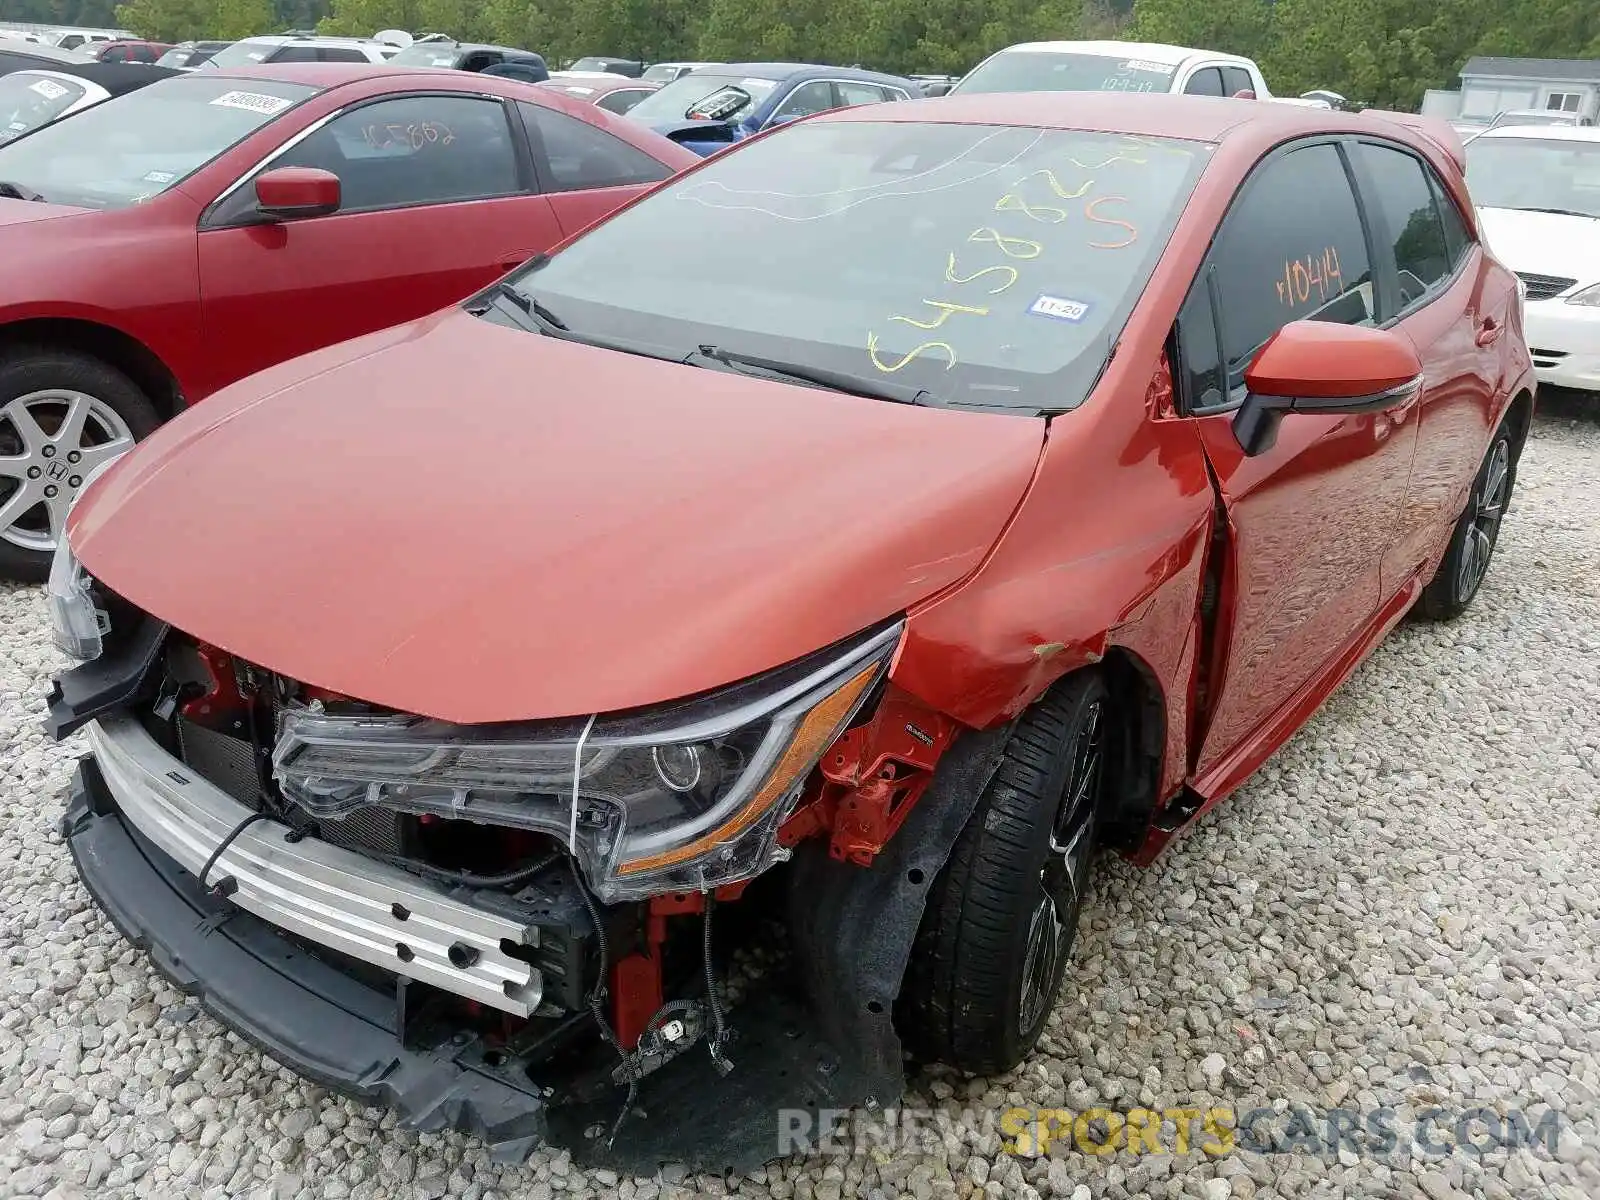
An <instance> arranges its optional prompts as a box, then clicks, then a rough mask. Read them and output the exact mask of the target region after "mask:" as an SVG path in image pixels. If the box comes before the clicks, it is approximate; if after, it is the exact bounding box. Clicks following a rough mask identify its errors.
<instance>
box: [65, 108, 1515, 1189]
mask: <svg viewBox="0 0 1600 1200" xmlns="http://www.w3.org/2000/svg"><path fill="white" fill-rule="evenodd" d="M1461 159H1462V154H1461V147H1460V143H1459V142H1458V141H1456V140H1455V138H1454V135H1453V134H1452V133H1451V132H1450V131H1449V130H1448V129H1447V128H1443V127H1441V128H1440V130H1438V131H1435V130H1434V129H1433V128H1432V127H1431V126H1430V125H1429V124H1428V123H1427V122H1424V121H1420V120H1419V119H1417V118H1406V119H1400V118H1397V117H1390V116H1386V115H1383V114H1373V113H1364V114H1359V115H1355V114H1346V113H1336V112H1331V111H1326V110H1315V109H1307V108H1300V107H1293V106H1289V105H1266V104H1260V103H1253V102H1249V101H1234V100H1224V99H1207V98H1196V97H1169V96H1124V95H1118V96H1105V97H1097V96H1074V97H1072V98H1071V100H1070V101H1066V100H1063V99H1062V98H1061V97H1057V96H1044V95H983V96H972V97H953V98H947V99H939V100H928V101H917V102H912V103H905V104H892V105H874V106H870V107H862V108H853V109H850V108H847V109H843V110H839V111H834V112H830V113H827V114H825V115H822V116H820V117H817V118H815V119H811V120H806V121H803V122H798V123H796V124H794V125H792V126H789V127H785V128H783V129H781V130H779V131H775V132H774V133H772V134H770V135H767V136H763V137H761V138H757V139H752V140H751V141H750V142H749V143H748V144H746V145H745V146H743V147H741V148H740V149H739V150H737V151H736V152H733V153H729V154H726V155H719V156H717V157H715V158H712V159H709V160H707V161H706V162H705V163H704V164H702V165H700V166H698V167H697V168H695V169H693V170H691V171H689V172H687V173H685V174H683V175H680V176H678V177H676V178H675V179H673V180H671V181H668V182H666V183H664V184H663V185H661V186H660V187H658V188H656V189H655V190H653V191H651V192H650V193H648V194H646V195H645V196H643V197H642V198H640V199H638V200H636V201H634V202H632V203H631V204H629V205H628V206H626V207H624V208H623V209H621V210H620V211H619V212H618V213H616V215H614V216H612V217H611V218H609V219H607V220H605V221H603V222H602V223H600V224H598V225H596V226H594V227H592V228H590V229H589V230H588V231H587V232H585V233H583V234H580V235H578V236H577V237H575V238H573V239H571V240H569V241H568V242H567V243H566V244H564V245H562V246H560V247H558V248H557V249H556V250H555V251H554V252H553V253H551V254H549V255H548V256H545V257H541V258H538V259H535V260H533V261H532V262H530V263H528V264H527V265H526V266H525V267H523V268H521V269H519V270H518V271H516V272H514V273H512V274H511V275H509V276H507V277H506V278H504V279H503V280H501V281H500V282H498V283H496V284H495V285H493V286H492V287H490V288H488V289H486V290H484V291H482V292H480V293H479V294H477V295H475V296H474V297H472V298H471V299H469V300H468V301H466V302H465V303H464V304H462V305H460V306H458V307H452V308H450V309H447V310H445V311H442V312H439V313H436V314H434V315H432V316H429V317H427V318H425V319H423V320H420V321H416V322H413V323H410V324H405V325H401V326H398V327H396V328H392V329H389V330H386V331H383V332H379V333H374V334H370V335H368V336H365V337H362V338H359V339H357V340H355V341H351V342H347V343H344V344H342V345H338V346H335V347H332V348H330V349H326V350H322V351H318V352H316V353H314V354H311V355H308V356H306V357H303V358H299V359H295V360H293V361H290V362H288V363H285V364H282V365H280V366H277V367H274V368H272V369H270V370H268V371H265V372H263V373H261V374H259V375H256V376H254V377H252V378H249V379H246V380H244V381H243V382H241V383H238V384H235V385H233V386H231V387H229V388H226V389H224V390H223V391H221V392H219V393H218V394H217V395H216V396H215V397H213V398H212V399H210V400H208V401H207V402H206V403H205V404H203V405H200V406H198V407H197V408H195V409H193V410H191V411H189V412H186V413H183V414H180V415H179V416H178V417H177V418H176V419H175V420H173V421H172V422H170V423H169V424H167V425H165V426H163V427H162V428H160V429H158V430H156V431H155V432H154V433H153V434H152V435H151V436H150V437H149V438H148V439H147V440H146V441H145V442H143V443H142V444H140V445H139V446H138V447H137V448H135V449H133V450H131V451H130V452H128V453H126V454H124V455H123V456H121V457H119V458H117V459H115V460H113V461H112V462H111V463H110V464H109V465H108V466H106V467H104V468H103V469H102V471H101V474H100V476H99V477H98V478H97V479H95V480H94V481H93V482H92V483H90V484H88V485H87V486H86V487H85V488H84V489H83V490H82V491H81V493H80V495H79V497H78V500H77V502H76V504H75V506H74V508H73V510H72V512H71V515H70V517H69V520H68V524H67V537H66V538H65V539H63V541H62V543H61V546H60V549H59V550H58V552H57V554H56V558H55V561H54V564H53V569H52V572H51V580H50V583H49V599H50V605H51V611H52V614H53V618H54V621H55V630H56V638H57V640H58V642H59V644H60V645H61V646H62V647H63V648H64V649H65V650H67V651H68V652H70V653H72V654H73V655H75V656H76V657H77V658H78V659H80V660H81V662H80V663H79V665H77V666H75V667H74V668H73V669H71V670H69V671H66V672H64V673H62V674H61V675H59V676H58V678H57V680H56V685H55V689H54V692H53V695H52V697H51V706H50V717H49V724H50V728H51V729H52V730H53V732H54V733H55V735H56V736H58V737H65V736H67V735H69V734H71V733H73V732H74V731H75V730H79V729H86V730H87V738H88V746H89V753H88V754H87V755H86V756H85V757H84V759H83V760H82V763H81V765H80V766H79V768H78V771H77V774H76V776H75V778H74V780H73V782H72V784H71V787H70V790H69V793H68V796H67V798H66V811H65V815H64V818H63V821H62V826H61V829H62V835H63V837H64V840H65V842H66V844H67V846H68V847H69V849H70V851H71V854H72V857H73V859H74V861H75V863H76V865H77V869H78V872H79V874H80V875H81V877H82V880H83V883H84V885H85V887H86V888H87V889H88V891H89V892H90V894H91V895H92V896H93V897H94V898H95V900H96V901H97V902H98V903H99V905H100V907H101V908H103V909H104V910H105V912H106V913H107V914H108V915H109V916H110V918H111V919H112V920H113V921H114V922H115V923H116V925H117V926H118V927H119V928H120V929H121V930H122V931H123V933H124V934H126V936H127V937H128V938H129V939H130V940H131V941H133V942H134V943H135V944H137V945H138V946H140V947H142V948H145V949H147V950H148V953H149V955H150V958H151V960H152V961H153V963H154V965H155V966H156V967H157V968H158V969H159V970H160V971H161V972H162V973H164V974H165V975H167V976H169V977H170V978H171V979H173V980H174V981H175V982H176V983H177V984H178V985H179V986H180V987H181V988H183V989H184V990H185V991H186V992H189V993H192V994H193V995H195V996H197V997H198V998H199V1000H200V1002H201V1003H203V1004H204V1005H205V1006H206V1008H207V1009H208V1010H209V1011H210V1012H211V1013H213V1014H214V1015H215V1016H216V1018H217V1019H218V1020H220V1021H221V1022H223V1023H224V1024H225V1025H227V1026H229V1027H231V1028H232V1029H235V1030H237V1031H238V1032H239V1033H241V1034H243V1035H244V1036H245V1037H247V1038H249V1039H250V1040H251V1041H253V1042H255V1043H257V1044H259V1045H261V1046H263V1047H265V1048H266V1049H267V1050H268V1051H270V1053H271V1054H272V1055H273V1056H274V1057H275V1058H277V1059H278V1060H279V1061H281V1062H284V1063H286V1064H290V1065H291V1066H293V1067H295V1068H296V1069H298V1070H300V1071H302V1072H304V1073H305V1074H306V1075H308V1076H310V1077H312V1078H314V1079H316V1080H319V1081H321V1082H323V1083H325V1084H329V1085H332V1086H335V1087H338V1088H342V1089H344V1090H346V1091H348V1092H351V1093H354V1094H356V1095H358V1096H361V1097H365V1098H367V1099H369V1100H372V1101H378V1102H385V1103H388V1104H391V1105H393V1106H395V1107H396V1108H397V1109H398V1110H399V1112H400V1114H401V1116H402V1119H403V1122H404V1123H405V1124H407V1125H408V1126H410V1127H413V1128H419V1129H438V1128H441V1127H445V1126H458V1127H461V1128H464V1129H467V1130H470V1131H472V1132H473V1133H475V1134H477V1135H478V1136H480V1137H481V1138H483V1139H484V1141H485V1142H487V1143H488V1144H489V1146H490V1147H491V1149H492V1150H493V1152H494V1153H495V1154H496V1155H498V1156H501V1157H504V1158H516V1157H519V1156H522V1155H525V1154H526V1153H527V1152H528V1151H529V1150H530V1148H532V1147H533V1146H535V1145H538V1144H540V1143H541V1142H550V1143H555V1144H559V1145H564V1146H568V1147H570V1148H571V1149H572V1150H573V1152H574V1154H575V1155H577V1156H578V1157H579V1159H580V1160H582V1161H586V1162H607V1163H612V1164H617V1165H620V1166H622V1167H624V1168H627V1169H639V1170H648V1169H650V1168H651V1167H653V1166H654V1165H655V1164H657V1163H659V1162H661V1161H664V1160H674V1161H683V1162H687V1163H690V1164H693V1165H696V1166H700V1167H707V1168H715V1167H731V1168H737V1167H748V1166H750V1165H752V1164H754V1163H756V1162H760V1161H762V1160H763V1159H766V1158H769V1157H772V1156H774V1155H776V1154H777V1153H778V1152H779V1151H780V1149H783V1148H785V1147H784V1144H783V1143H782V1141H781V1139H782V1136H783V1135H784V1134H785V1133H789V1134H792V1133H793V1127H792V1124H790V1125H788V1126H785V1125H783V1124H782V1123H780V1116H781V1115H782V1114H785V1113H787V1114H789V1115H790V1116H791V1117H792V1115H793V1113H794V1112H795V1111H797V1110H798V1111H805V1110H807V1109H808V1107H809V1108H811V1109H814V1110H818V1111H820V1110H837V1109H843V1108H848V1107H851V1106H857V1105H860V1106H866V1107H868V1108H873V1107H880V1106H893V1105H895V1104H896V1103H897V1102H898V1099H899V1097H900V1096H901V1094H902V1090H903V1087H904V1084H905V1072H906V1070H907V1066H906V1063H907V1062H908V1061H909V1062H911V1063H913V1064H915V1063H926V1062H935V1061H938V1062H943V1063H947V1064H951V1065H953V1066H954V1067H956V1068H959V1069H961V1070H964V1071H968V1072H973V1073H980V1074H981V1073H992V1072H1001V1071H1005V1070H1006V1069H1008V1068H1010V1067H1012V1066H1014V1065H1015V1064H1017V1063H1018V1062H1019V1061H1021V1060H1022V1059H1024V1058H1025V1057H1026V1056H1027V1055H1028V1054H1029V1052H1030V1050H1031V1048H1032V1047H1033V1046H1034V1044H1035V1042H1036V1041H1037V1039H1038V1038H1039V1036H1040V1031H1041V1030H1042V1029H1043V1028H1044V1026H1045V1023H1046V1020H1047V1018H1048V1017H1049V1014H1050V1012H1051V1009H1052V1006H1053V1005H1054V1003H1055V1001H1056V998H1057V996H1058V995H1059V993H1060V991H1061V988H1062V981H1063V979H1064V978H1066V977H1068V976H1069V975H1070V973H1071V970H1072V966H1071V958H1072V950H1073V934H1074V929H1075V927H1076V925H1077V922H1078V920H1079V916H1080V913H1081V910H1082V908H1083V905H1084V899H1085V896H1086V889H1087V887H1088V885H1089V881H1090V877H1091V863H1092V860H1093V858H1094V856H1095V853H1096V851H1100V850H1112V851H1116V852H1118V853H1120V854H1123V855H1126V856H1128V857H1129V858H1131V859H1132V860H1133V861H1134V862H1136V863H1139V864H1146V863H1149V862H1150V861H1151V860H1152V859H1153V858H1154V857H1155V855H1156V854H1157V853H1158V852H1159V851H1161V850H1162V848H1163V847H1164V846H1165V845H1166V844H1167V843H1168V841H1169V840H1171V839H1172V838H1173V837H1174V835H1176V834H1178V833H1180V832H1182V831H1183V830H1184V829H1185V828H1186V827H1187V826H1189V825H1190V824H1191V823H1192V822H1193V821H1194V820H1195V818H1196V816H1197V815H1198V814H1200V813H1202V812H1204V811H1205V810H1206V809H1207V808H1208V807H1209V806H1211V805H1213V804H1215V803H1216V802H1218V801H1219V800H1221V799H1222V798H1224V797H1225V796H1227V795H1228V794H1229V793H1230V792H1231V791H1233V790H1234V789H1235V788H1237V787H1238V786H1239V784H1240V783H1242V782H1243V781H1244V780H1245V779H1246V778H1248V777H1249V775H1250V774H1251V772H1252V771H1254V770H1255V769H1256V768H1257V767H1259V766H1260V765H1261V764H1262V763H1263V762H1264V761H1265V760H1266V759H1267V758H1268V756H1269V755H1271V754H1272V753H1273V751H1274V750H1275V749H1276V748H1277V747H1278V746H1280V745H1282V743H1283V742H1284V740H1285V739H1286V738H1288V737H1289V736H1290V735H1291V734H1292V733H1293V732H1294V731H1295V730H1296V729H1297V728H1298V727H1299V726H1300V725H1301V724H1302V723H1303V722H1304V721H1305V720H1306V719H1307V717H1308V716H1309V715H1310V714H1311V713H1312V712H1313V711H1314V710H1315V709H1316V708H1317V707H1318V705H1320V704H1321V703H1322V702H1323V701H1324V700H1325V699H1326V698H1327V697H1328V695H1329V694H1330V692H1331V691H1332V690H1333V689H1334V688H1335V687H1337V686H1338V684H1339V683H1340V682H1341V681H1342V680H1343V679H1344V678H1345V677H1346V676H1347V675H1348V674H1349V673H1350V671H1351V670H1352V669H1353V668H1354V667H1355V666H1356V665H1357V664H1358V663H1359V662H1361V660H1362V659H1363V658H1364V657H1365V656H1366V655H1367V654H1368V653H1370V652H1371V650H1372V649H1373V647H1374V646H1375V645H1376V644H1377V643H1378V641H1379V640H1380V639H1381V638H1382V637H1383V636H1384V635H1385V634H1386V633H1387V632H1388V631H1389V629H1391V628H1392V627H1393V626H1394V625H1395V624H1396V623H1397V622H1398V621H1400V620H1401V618H1402V617H1404V616H1405V615H1406V614H1407V613H1408V612H1416V613H1418V614H1420V615H1421V616H1423V617H1426V618H1431V619H1443V620H1448V619H1451V618H1453V617H1455V616H1457V615H1458V614H1460V613H1461V612H1462V611H1463V610H1464V609H1466V608H1467V607H1468V605H1470V604H1471V603H1472V602H1473V600H1474V598H1475V597H1476V596H1477V594H1478V592H1479V589H1480V585H1481V583H1482V581H1483V579H1484V576H1485V572H1486V571H1487V570H1488V569H1489V565H1490V561H1491V557H1492V555H1493V552H1494V549H1495V543H1496V540H1497V538H1498V536H1499V534H1500V530H1501V524H1502V520H1503V518H1504V516H1505V513H1506V509H1507V505H1508V504H1509V502H1510V499H1511V495H1512V490H1513V485H1514V482H1515V478H1516V470H1517V462H1518V456H1519V455H1520V453H1521V451H1522V448H1523V444H1524V441H1525V439H1526V437H1527V433H1528V427H1529V422H1530V420H1531V417H1532V412H1533V396H1534V381H1533V374H1532V368H1531V363H1530V361H1529V356H1528V351H1527V348H1526V344H1525V341H1524V338H1523V332H1522V306H1521V305H1522V302H1521V299H1520V297H1519V293H1518V289H1517V284H1516V279H1515V277H1514V276H1513V275H1512V274H1511V273H1510V272H1509V271H1507V270H1506V269H1505V268H1504V267H1503V266H1501V265H1500V264H1499V263H1498V262H1496V261H1495V259H1494V258H1492V257H1491V256H1490V255H1489V254H1488V252H1487V251H1486V249H1485V247H1484V246H1483V244H1482V242H1481V241H1480V239H1479V235H1478V227H1477V222H1476V218H1475V216H1474V213H1473V208H1472V204H1471V202H1470V201H1469V199H1468V197H1467V193H1466V191H1465V188H1464V185H1463V182H1462V170H1461ZM741 948H758V949H760V950H761V951H762V952H763V953H762V954H761V955H759V956H757V958H756V959H754V960H752V959H751V958H750V957H749V956H747V955H741V954H739V951H740V949H741ZM779 949H781V953H778V952H777V951H778V950H779ZM768 951H771V952H772V953H768ZM736 962H737V963H741V964H743V965H742V966H741V967H740V968H739V971H740V973H739V977H738V979H737V980H736V981H730V978H729V975H730V970H731V969H732V967H733V964H735V963H736ZM752 962H754V963H755V964H756V966H758V967H761V968H762V969H760V970H754V971H752V969H751V964H752ZM730 982H736V984H737V986H731V987H730V986H729V984H730ZM790 1148H792V1147H790Z"/></svg>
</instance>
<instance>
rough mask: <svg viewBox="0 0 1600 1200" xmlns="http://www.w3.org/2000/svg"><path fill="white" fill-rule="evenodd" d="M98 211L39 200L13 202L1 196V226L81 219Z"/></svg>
mask: <svg viewBox="0 0 1600 1200" xmlns="http://www.w3.org/2000/svg"><path fill="white" fill-rule="evenodd" d="M96 211H97V210H96V209H92V208H74V207H72V206H70V205H66V204H45V203H43V202H42V201H39V200H13V199H11V198H10V197H6V196H0V225H35V224H37V223H38V222H40V221H54V220H57V219H59V218H61V217H81V216H86V215H88V214H90V213H93V212H96Z"/></svg>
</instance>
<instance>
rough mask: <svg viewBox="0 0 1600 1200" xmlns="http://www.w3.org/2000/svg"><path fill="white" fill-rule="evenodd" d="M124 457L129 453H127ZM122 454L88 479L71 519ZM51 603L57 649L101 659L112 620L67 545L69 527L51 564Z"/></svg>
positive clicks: (71, 506) (48, 585)
mask: <svg viewBox="0 0 1600 1200" xmlns="http://www.w3.org/2000/svg"><path fill="white" fill-rule="evenodd" d="M123 453H126V451H124V452H123ZM121 457H122V455H121V454H118V455H115V456H113V457H112V458H108V459H107V460H106V461H105V462H103V463H100V464H99V465H98V466H96V467H95V468H94V469H93V470H91V471H90V472H89V473H88V475H86V476H85V477H84V480H83V486H82V487H80V488H79V489H78V494H77V495H76V496H74V497H73V498H72V503H71V504H69V505H68V506H67V515H68V516H69V517H70V516H71V515H72V510H73V509H74V508H76V507H77V505H78V501H79V500H82V499H83V496H84V493H85V492H87V491H88V490H89V485H90V484H92V483H93V482H94V481H95V480H96V479H98V478H99V477H100V476H101V475H103V474H105V472H106V471H107V470H108V469H109V468H110V467H111V465H112V464H113V463H115V462H116V461H117V460H118V459H120V458H121ZM45 590H46V593H47V594H48V596H49V601H50V637H51V640H52V641H54V642H55V644H56V646H57V647H58V648H59V649H61V650H63V651H64V652H66V653H67V654H70V655H71V656H72V657H73V658H79V659H85V660H87V659H91V658H99V657H100V651H101V649H102V648H103V647H104V644H105V635H106V634H107V633H108V632H110V630H111V617H110V616H109V615H108V614H107V612H106V610H105V609H103V608H101V607H100V604H99V601H98V600H97V599H96V598H95V594H94V580H93V579H91V578H90V577H89V573H88V572H87V571H85V570H84V569H83V564H82V563H80V562H79V561H78V557H77V555H75V554H73V552H72V545H71V543H69V542H68V541H67V530H66V527H65V524H63V526H62V529H61V536H60V538H58V539H57V540H56V550H55V555H54V556H53V557H52V558H51V560H50V579H49V582H48V583H46V585H45Z"/></svg>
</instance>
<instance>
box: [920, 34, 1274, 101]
mask: <svg viewBox="0 0 1600 1200" xmlns="http://www.w3.org/2000/svg"><path fill="white" fill-rule="evenodd" d="M968 92H1173V93H1179V94H1182V95H1188V96H1242V97H1245V98H1246V99H1256V100H1269V99H1271V98H1272V93H1270V92H1269V91H1268V90H1267V81H1266V80H1265V79H1263V78H1262V77H1261V68H1260V67H1258V66H1256V64H1255V62H1254V61H1252V60H1251V59H1248V58H1241V57H1240V56H1238V55H1236V54H1218V53H1217V52H1215V51H1213V50H1191V49H1189V48H1188V47H1185V46H1166V45H1161V44H1159V43H1156V42H1023V43H1022V44H1021V45H1017V46H1007V47H1006V48H1005V49H1004V50H1000V51H997V52H995V53H994V54H991V55H990V56H989V57H988V58H986V59H984V60H983V61H982V62H981V63H979V64H978V65H977V66H976V67H974V68H973V69H972V70H971V71H969V72H968V73H967V75H966V77H965V78H964V79H962V80H961V82H960V83H958V84H956V86H955V87H953V88H951V89H950V95H952V96H956V95H964V94H966V93H968Z"/></svg>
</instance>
